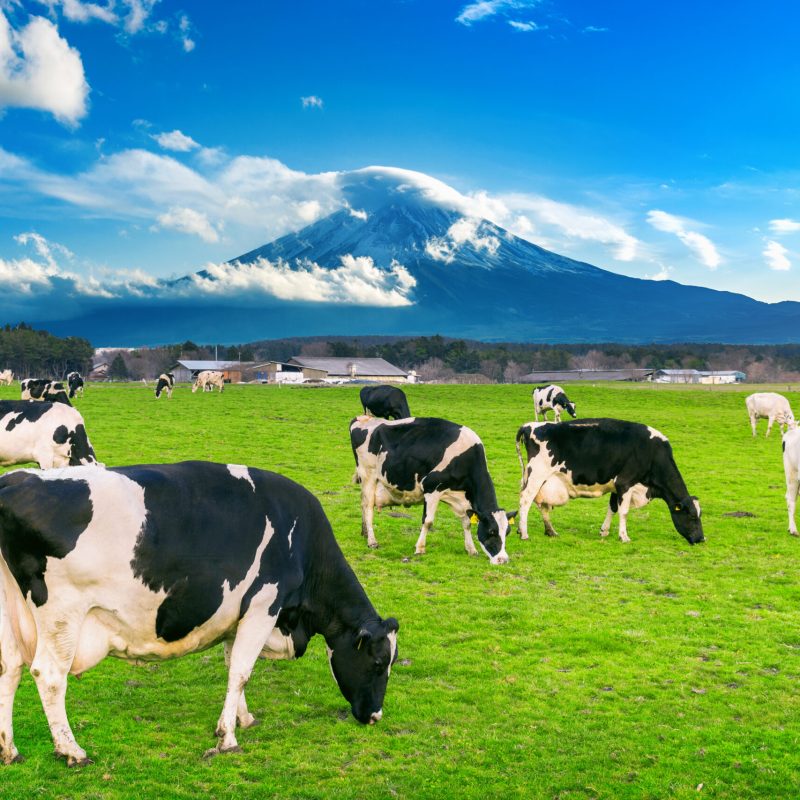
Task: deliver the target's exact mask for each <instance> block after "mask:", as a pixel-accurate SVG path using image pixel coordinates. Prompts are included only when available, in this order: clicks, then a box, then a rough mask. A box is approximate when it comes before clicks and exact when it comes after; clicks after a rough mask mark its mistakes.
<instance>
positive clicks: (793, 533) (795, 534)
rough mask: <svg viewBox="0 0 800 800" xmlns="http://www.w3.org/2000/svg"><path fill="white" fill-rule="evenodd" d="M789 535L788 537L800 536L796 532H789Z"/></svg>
mask: <svg viewBox="0 0 800 800" xmlns="http://www.w3.org/2000/svg"><path fill="white" fill-rule="evenodd" d="M789 535H790V536H800V533H798V532H797V531H789Z"/></svg>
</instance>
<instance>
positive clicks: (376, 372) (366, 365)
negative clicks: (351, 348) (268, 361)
mask: <svg viewBox="0 0 800 800" xmlns="http://www.w3.org/2000/svg"><path fill="white" fill-rule="evenodd" d="M289 365H294V366H298V367H302V368H303V369H312V370H318V371H320V372H324V373H325V377H324V378H323V380H325V381H326V382H328V383H338V382H340V381H354V380H363V381H378V382H380V383H406V382H408V381H409V378H410V376H409V373H407V372H406V371H405V370H402V369H400V367H396V366H394V364H390V363H389V362H388V361H386V360H385V359H383V358H327V357H317V356H294V357H293V358H290V359H289ZM412 380H413V378H412Z"/></svg>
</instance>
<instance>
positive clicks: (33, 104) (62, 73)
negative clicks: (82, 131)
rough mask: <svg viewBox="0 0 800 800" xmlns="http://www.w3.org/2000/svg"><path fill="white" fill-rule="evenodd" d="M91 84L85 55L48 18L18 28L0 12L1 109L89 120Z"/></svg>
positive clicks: (69, 121)
mask: <svg viewBox="0 0 800 800" xmlns="http://www.w3.org/2000/svg"><path fill="white" fill-rule="evenodd" d="M88 96H89V84H88V83H87V82H86V77H85V75H84V71H83V62H82V61H81V56H80V53H79V52H78V51H77V50H75V49H74V48H72V47H70V46H69V44H68V43H67V41H66V40H65V39H62V38H61V36H59V33H58V29H57V28H56V26H55V25H53V23H52V22H50V21H49V20H47V19H45V18H44V17H31V18H30V22H29V23H28V24H27V25H26V26H25V27H24V28H22V29H20V30H18V31H17V30H14V29H13V28H12V27H11V25H10V23H9V21H8V19H7V18H6V16H5V15H4V14H3V13H2V11H0V107H4V106H5V107H9V106H13V107H16V108H32V109H38V110H40V111H47V112H49V113H51V114H52V115H53V116H54V117H55V118H56V119H57V120H58V121H59V122H62V123H64V124H67V125H76V124H77V122H78V120H80V119H82V118H83V117H84V116H86V112H87V98H88Z"/></svg>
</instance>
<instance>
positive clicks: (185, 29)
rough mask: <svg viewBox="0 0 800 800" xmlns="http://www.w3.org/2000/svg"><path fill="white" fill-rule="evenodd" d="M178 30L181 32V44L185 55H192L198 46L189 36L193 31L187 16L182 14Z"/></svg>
mask: <svg viewBox="0 0 800 800" xmlns="http://www.w3.org/2000/svg"><path fill="white" fill-rule="evenodd" d="M178 30H179V31H180V38H181V44H182V45H183V50H184V52H185V53H191V52H192V50H194V48H195V46H196V42H195V41H194V39H192V38H191V36H190V35H189V34H190V33H191V30H192V23H191V21H190V19H189V17H187V16H186V14H181V15H180V18H179V19H178Z"/></svg>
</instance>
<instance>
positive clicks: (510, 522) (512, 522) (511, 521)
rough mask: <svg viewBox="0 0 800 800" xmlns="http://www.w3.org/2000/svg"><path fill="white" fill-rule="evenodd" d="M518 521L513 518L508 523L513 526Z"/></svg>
mask: <svg viewBox="0 0 800 800" xmlns="http://www.w3.org/2000/svg"><path fill="white" fill-rule="evenodd" d="M516 519H517V518H516V517H511V519H510V520H509V521H508V524H509V525H513V524H514V522H515V521H516Z"/></svg>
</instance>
